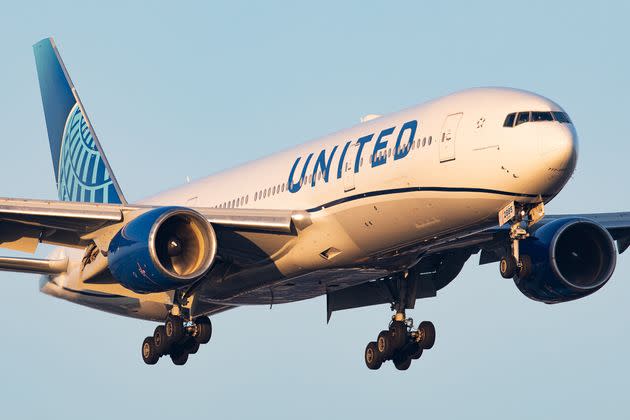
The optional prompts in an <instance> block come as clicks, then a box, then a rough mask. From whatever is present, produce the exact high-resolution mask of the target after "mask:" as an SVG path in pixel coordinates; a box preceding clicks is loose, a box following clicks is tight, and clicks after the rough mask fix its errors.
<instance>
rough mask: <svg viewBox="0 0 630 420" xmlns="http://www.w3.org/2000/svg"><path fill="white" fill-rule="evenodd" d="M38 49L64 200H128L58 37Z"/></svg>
mask: <svg viewBox="0 0 630 420" xmlns="http://www.w3.org/2000/svg"><path fill="white" fill-rule="evenodd" d="M33 51H34V53H35V63H36V65H37V76H38V78H39V89H40V92H41V95H42V103H43V105H44V115H45V117H46V127H47V129H48V141H49V142H50V153H51V155H52V161H53V168H54V170H55V179H56V181H57V190H58V194H59V199H60V200H63V201H79V202H91V203H112V204H113V203H126V200H125V197H124V196H123V194H122V191H121V189H120V186H119V185H118V182H117V181H116V178H115V177H114V174H113V173H112V170H111V168H110V166H109V163H108V162H107V158H106V157H105V153H103V148H102V147H101V145H100V143H99V142H98V138H97V137H96V133H95V132H94V128H93V127H92V124H91V123H90V120H89V119H88V117H87V114H86V112H85V109H84V108H83V104H82V103H81V100H80V99H79V95H78V94H77V91H76V89H75V88H74V85H73V84H72V80H70V76H69V75H68V71H67V70H66V67H65V66H64V64H63V61H62V60H61V56H60V55H59V51H58V50H57V47H56V45H55V42H54V41H53V39H52V38H46V39H43V40H41V41H39V42H38V43H36V44H35V45H33Z"/></svg>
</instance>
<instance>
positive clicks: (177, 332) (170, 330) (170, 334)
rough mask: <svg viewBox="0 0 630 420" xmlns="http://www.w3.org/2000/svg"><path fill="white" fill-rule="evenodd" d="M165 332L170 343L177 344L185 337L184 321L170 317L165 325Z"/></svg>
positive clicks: (176, 317)
mask: <svg viewBox="0 0 630 420" xmlns="http://www.w3.org/2000/svg"><path fill="white" fill-rule="evenodd" d="M164 330H165V334H166V338H167V339H168V340H167V341H168V343H169V345H170V344H173V343H177V342H178V341H180V340H181V339H182V338H183V337H184V321H182V318H181V317H179V316H174V315H169V316H168V318H166V323H165V324H164Z"/></svg>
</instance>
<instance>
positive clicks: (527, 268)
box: [518, 255, 532, 279]
mask: <svg viewBox="0 0 630 420" xmlns="http://www.w3.org/2000/svg"><path fill="white" fill-rule="evenodd" d="M531 273H532V258H531V257H530V256H529V255H521V267H520V268H519V270H518V277H519V278H520V279H524V278H526V277H527V276H529V275H530V274H531Z"/></svg>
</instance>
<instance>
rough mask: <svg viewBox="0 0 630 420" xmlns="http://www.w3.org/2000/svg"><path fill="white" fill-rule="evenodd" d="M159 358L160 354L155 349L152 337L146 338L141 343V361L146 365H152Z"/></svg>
mask: <svg viewBox="0 0 630 420" xmlns="http://www.w3.org/2000/svg"><path fill="white" fill-rule="evenodd" d="M159 358H160V353H158V351H157V349H156V347H155V341H153V337H147V338H145V339H144V341H143V342H142V360H144V363H146V364H147V365H154V364H156V363H157V361H158V359H159Z"/></svg>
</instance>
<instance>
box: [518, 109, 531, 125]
mask: <svg viewBox="0 0 630 420" xmlns="http://www.w3.org/2000/svg"><path fill="white" fill-rule="evenodd" d="M529 114H530V113H529V111H525V112H519V113H518V117H517V118H516V125H519V124H523V123H526V122H529Z"/></svg>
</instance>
